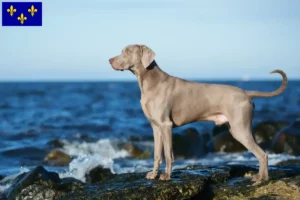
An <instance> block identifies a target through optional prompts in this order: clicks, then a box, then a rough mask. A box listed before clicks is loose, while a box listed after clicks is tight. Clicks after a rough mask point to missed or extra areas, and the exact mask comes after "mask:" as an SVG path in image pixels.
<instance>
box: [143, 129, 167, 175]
mask: <svg viewBox="0 0 300 200" xmlns="http://www.w3.org/2000/svg"><path fill="white" fill-rule="evenodd" d="M151 127H152V129H153V136H154V166H153V171H152V172H148V174H147V176H146V178H147V179H155V177H156V176H157V172H158V169H159V166H160V163H161V161H162V145H163V144H162V137H161V132H160V129H159V127H158V126H156V125H154V124H153V123H151Z"/></svg>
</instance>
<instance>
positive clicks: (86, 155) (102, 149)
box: [59, 139, 129, 182]
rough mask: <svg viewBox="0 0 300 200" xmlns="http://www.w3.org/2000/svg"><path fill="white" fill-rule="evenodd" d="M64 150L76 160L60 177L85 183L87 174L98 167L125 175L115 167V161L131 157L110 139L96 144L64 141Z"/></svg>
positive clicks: (117, 166)
mask: <svg viewBox="0 0 300 200" xmlns="http://www.w3.org/2000/svg"><path fill="white" fill-rule="evenodd" d="M63 150H64V151H65V152H66V153H67V154H69V155H71V156H75V157H76V158H75V159H73V160H72V162H71V163H70V164H69V169H68V170H67V171H66V172H64V173H60V174H59V176H60V177H61V178H64V177H74V178H76V179H79V180H81V181H83V182H85V174H87V173H88V172H89V171H90V170H91V169H93V168H95V167H97V166H102V167H104V168H108V169H110V170H111V172H112V173H124V171H123V170H122V169H121V168H120V167H119V165H114V159H117V158H124V157H128V156H129V153H128V152H127V151H126V150H122V149H118V148H117V146H116V145H115V146H114V145H113V144H112V141H111V140H108V139H103V140H99V141H97V142H95V143H88V142H83V143H78V142H67V141H64V147H63Z"/></svg>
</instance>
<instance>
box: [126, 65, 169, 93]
mask: <svg viewBox="0 0 300 200" xmlns="http://www.w3.org/2000/svg"><path fill="white" fill-rule="evenodd" d="M132 72H133V73H134V74H135V75H136V77H137V79H138V83H139V86H140V89H141V93H142V95H143V93H144V91H146V90H148V89H150V88H154V87H157V86H158V85H159V84H160V83H161V82H162V81H164V80H165V79H166V78H167V77H168V76H169V75H168V74H167V73H165V72H164V71H163V70H161V69H160V68H159V67H158V65H157V63H156V62H155V61H153V62H152V63H151V64H150V65H149V66H148V67H147V68H144V67H140V68H139V70H132Z"/></svg>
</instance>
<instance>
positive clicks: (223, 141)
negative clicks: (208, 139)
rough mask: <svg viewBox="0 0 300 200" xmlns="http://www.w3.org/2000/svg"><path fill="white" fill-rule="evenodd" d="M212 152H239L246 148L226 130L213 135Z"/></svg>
mask: <svg viewBox="0 0 300 200" xmlns="http://www.w3.org/2000/svg"><path fill="white" fill-rule="evenodd" d="M212 143H213V149H214V152H241V151H246V150H247V149H246V148H245V147H244V146H243V145H242V144H241V143H240V142H238V141H237V140H236V139H234V138H233V137H232V135H231V134H230V133H228V132H223V133H219V134H218V135H217V136H215V137H214V139H213V141H212Z"/></svg>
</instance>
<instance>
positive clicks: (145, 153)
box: [119, 143, 151, 159]
mask: <svg viewBox="0 0 300 200" xmlns="http://www.w3.org/2000/svg"><path fill="white" fill-rule="evenodd" d="M119 148H121V149H125V150H126V151H128V152H129V153H130V156H131V157H132V158H136V159H147V158H149V157H150V155H151V152H150V150H147V149H146V150H142V149H141V148H139V147H138V146H137V145H135V144H134V143H129V144H120V145H119Z"/></svg>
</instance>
